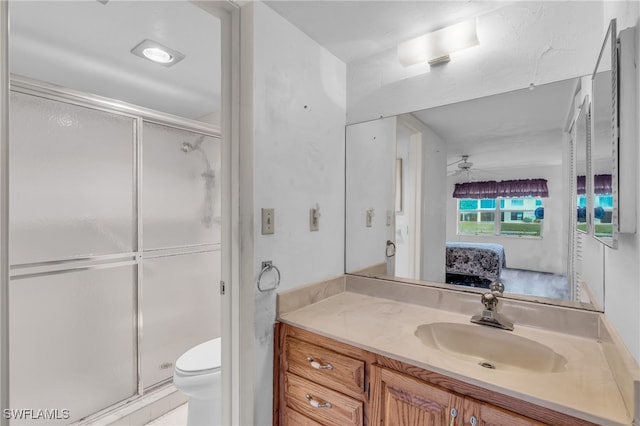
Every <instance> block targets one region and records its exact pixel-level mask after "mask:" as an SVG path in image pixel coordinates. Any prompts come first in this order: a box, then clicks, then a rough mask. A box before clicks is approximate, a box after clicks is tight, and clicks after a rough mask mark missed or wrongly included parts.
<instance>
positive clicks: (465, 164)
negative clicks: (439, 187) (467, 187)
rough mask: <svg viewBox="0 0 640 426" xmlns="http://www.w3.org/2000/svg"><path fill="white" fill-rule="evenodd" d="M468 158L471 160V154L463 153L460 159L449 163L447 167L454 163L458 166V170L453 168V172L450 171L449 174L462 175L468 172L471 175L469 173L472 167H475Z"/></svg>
mask: <svg viewBox="0 0 640 426" xmlns="http://www.w3.org/2000/svg"><path fill="white" fill-rule="evenodd" d="M468 160H469V156H468V155H463V156H462V158H461V159H460V160H458V161H454V162H453V163H450V164H447V167H450V166H453V165H454V164H456V165H457V166H458V167H457V169H456V170H453V171H452V172H448V173H447V176H456V175H461V174H465V173H466V174H467V176H469V174H470V173H471V168H472V167H473V163H472V162H470V161H468Z"/></svg>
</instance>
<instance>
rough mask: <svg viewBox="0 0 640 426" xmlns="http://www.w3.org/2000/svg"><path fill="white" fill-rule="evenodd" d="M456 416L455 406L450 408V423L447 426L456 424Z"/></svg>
mask: <svg viewBox="0 0 640 426" xmlns="http://www.w3.org/2000/svg"><path fill="white" fill-rule="evenodd" d="M456 417H458V410H456V409H455V408H452V409H451V423H449V426H454V425H455V424H456Z"/></svg>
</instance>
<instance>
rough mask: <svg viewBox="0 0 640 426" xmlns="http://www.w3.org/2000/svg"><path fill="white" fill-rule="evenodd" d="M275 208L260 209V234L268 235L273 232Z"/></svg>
mask: <svg viewBox="0 0 640 426" xmlns="http://www.w3.org/2000/svg"><path fill="white" fill-rule="evenodd" d="M275 215H276V212H275V209H262V235H270V234H273V233H274V232H275V219H276V217H275Z"/></svg>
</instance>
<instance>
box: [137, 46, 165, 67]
mask: <svg viewBox="0 0 640 426" xmlns="http://www.w3.org/2000/svg"><path fill="white" fill-rule="evenodd" d="M142 54H143V55H144V57H145V58H147V59H151V60H152V61H153V62H160V63H161V64H168V63H169V62H171V61H173V56H171V55H170V54H169V52H167V51H166V50H164V49H160V48H159V47H147V48H146V49H144V50H143V51H142Z"/></svg>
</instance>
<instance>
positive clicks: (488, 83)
mask: <svg viewBox="0 0 640 426" xmlns="http://www.w3.org/2000/svg"><path fill="white" fill-rule="evenodd" d="M601 25H602V3H601V2H573V1H557V2H549V1H538V2H515V3H514V4H512V5H509V6H506V7H504V8H501V9H498V10H496V11H493V12H490V13H488V14H486V15H483V16H480V17H479V18H478V39H479V41H480V45H479V46H476V47H473V48H471V49H467V50H464V51H461V52H456V53H454V54H453V55H451V58H452V59H451V62H449V63H447V64H445V65H441V66H438V67H434V68H432V69H431V71H430V72H425V71H426V70H428V67H427V66H423V65H415V66H412V67H408V68H403V67H402V66H401V65H400V64H399V62H398V60H397V57H396V51H395V49H391V50H389V51H386V52H383V53H382V54H379V55H375V56H373V57H370V58H365V59H362V60H359V61H354V62H352V63H349V64H348V67H347V78H348V87H347V89H348V91H347V122H349V123H357V122H360V121H364V120H369V119H373V118H378V117H380V116H384V117H388V116H391V115H396V114H401V113H406V112H411V111H416V110H421V109H424V108H430V107H434V106H438V105H444V104H449V103H453V102H458V101H463V100H467V99H474V98H478V97H482V96H487V95H491V94H496V93H502V92H506V91H510V90H515V89H522V88H524V87H527V86H529V84H530V83H533V84H535V85H540V84H543V83H549V82H553V81H558V80H564V79H567V78H573V77H577V76H581V75H586V74H591V72H592V71H593V67H594V65H595V59H594V58H596V57H597V54H598V52H599V50H600V45H601V44H602V38H601V35H602V34H601V32H600V28H601Z"/></svg>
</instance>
